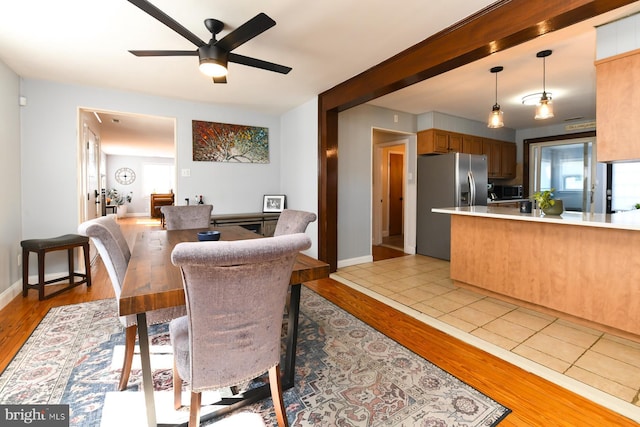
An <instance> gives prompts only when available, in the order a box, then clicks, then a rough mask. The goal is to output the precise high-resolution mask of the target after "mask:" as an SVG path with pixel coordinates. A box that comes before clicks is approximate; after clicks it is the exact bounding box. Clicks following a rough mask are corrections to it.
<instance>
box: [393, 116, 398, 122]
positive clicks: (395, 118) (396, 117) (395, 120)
mask: <svg viewBox="0 0 640 427" xmlns="http://www.w3.org/2000/svg"><path fill="white" fill-rule="evenodd" d="M393 123H398V115H397V114H394V115H393Z"/></svg>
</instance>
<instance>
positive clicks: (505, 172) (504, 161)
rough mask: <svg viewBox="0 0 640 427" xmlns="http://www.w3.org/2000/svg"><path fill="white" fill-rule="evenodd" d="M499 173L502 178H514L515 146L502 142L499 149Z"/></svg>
mask: <svg viewBox="0 0 640 427" xmlns="http://www.w3.org/2000/svg"><path fill="white" fill-rule="evenodd" d="M500 150H501V152H500V173H501V175H502V178H509V179H512V178H515V177H516V144H514V143H513V142H504V141H503V142H502V145H501V147H500Z"/></svg>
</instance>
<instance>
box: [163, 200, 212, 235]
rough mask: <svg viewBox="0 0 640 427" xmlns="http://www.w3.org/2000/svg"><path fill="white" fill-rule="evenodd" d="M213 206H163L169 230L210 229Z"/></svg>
mask: <svg viewBox="0 0 640 427" xmlns="http://www.w3.org/2000/svg"><path fill="white" fill-rule="evenodd" d="M212 210H213V206H212V205H189V206H162V207H161V208H160V211H161V212H162V213H163V215H164V219H165V223H166V226H167V230H186V229H190V228H209V224H210V223H211V211H212Z"/></svg>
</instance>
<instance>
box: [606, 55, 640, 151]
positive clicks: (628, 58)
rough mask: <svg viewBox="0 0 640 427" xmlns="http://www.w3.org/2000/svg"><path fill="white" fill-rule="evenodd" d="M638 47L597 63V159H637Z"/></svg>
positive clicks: (639, 128) (639, 139) (639, 147)
mask: <svg viewBox="0 0 640 427" xmlns="http://www.w3.org/2000/svg"><path fill="white" fill-rule="evenodd" d="M638 82H640V49H637V50H634V51H631V52H627V53H623V54H620V55H616V56H612V57H610V58H606V59H602V60H600V61H597V62H596V93H597V98H596V126H597V129H598V147H597V160H598V162H612V161H618V160H637V159H640V120H638V115H639V114H640V85H638Z"/></svg>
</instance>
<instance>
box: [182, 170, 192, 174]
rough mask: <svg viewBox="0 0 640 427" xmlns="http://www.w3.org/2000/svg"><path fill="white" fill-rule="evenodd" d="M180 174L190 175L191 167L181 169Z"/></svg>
mask: <svg viewBox="0 0 640 427" xmlns="http://www.w3.org/2000/svg"><path fill="white" fill-rule="evenodd" d="M182 176H191V169H182Z"/></svg>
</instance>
